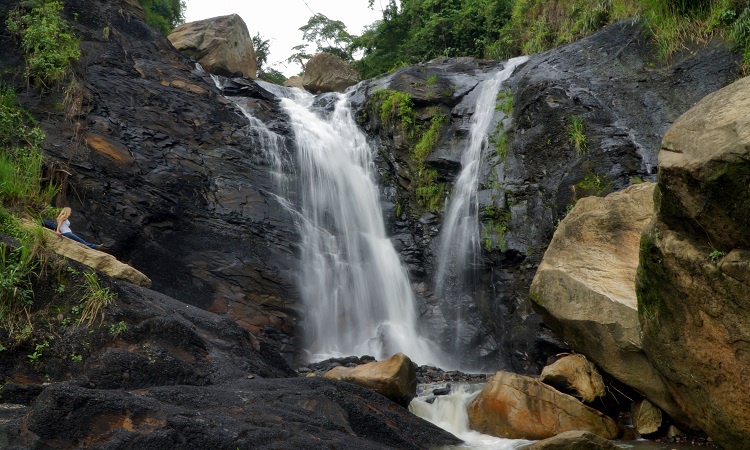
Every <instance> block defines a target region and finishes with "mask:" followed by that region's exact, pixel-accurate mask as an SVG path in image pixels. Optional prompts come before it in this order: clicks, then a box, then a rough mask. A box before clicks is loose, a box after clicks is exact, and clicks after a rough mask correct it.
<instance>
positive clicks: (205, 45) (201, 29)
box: [167, 14, 257, 78]
mask: <svg viewBox="0 0 750 450" xmlns="http://www.w3.org/2000/svg"><path fill="white" fill-rule="evenodd" d="M167 39H169V41H170V42H171V43H172V45H174V47H175V48H176V49H177V50H178V51H179V52H181V53H183V54H185V55H187V56H189V57H190V58H193V59H194V60H195V61H197V62H198V63H200V65H201V66H203V68H204V69H206V70H207V71H208V72H210V73H213V74H216V75H222V76H225V77H228V76H232V75H233V74H236V73H237V72H242V74H243V75H244V76H246V77H248V78H255V76H256V70H257V61H256V59H255V50H253V42H252V38H251V37H250V32H249V31H248V30H247V25H245V22H244V21H243V20H242V18H241V17H240V16H238V15H237V14H230V15H228V16H221V17H214V18H211V19H205V20H199V21H196V22H190V23H186V24H183V25H180V26H179V27H177V28H175V29H174V30H173V31H172V33H170V34H169V36H167Z"/></svg>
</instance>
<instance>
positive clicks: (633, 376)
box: [531, 183, 689, 423]
mask: <svg viewBox="0 0 750 450" xmlns="http://www.w3.org/2000/svg"><path fill="white" fill-rule="evenodd" d="M654 187H655V184H654V183H642V184H637V185H634V186H632V187H630V188H628V189H625V190H623V191H620V192H616V193H614V194H610V195H608V196H607V197H604V198H602V197H586V198H583V199H581V200H579V201H578V202H577V203H576V205H575V207H574V208H573V209H572V210H571V211H570V213H569V214H568V215H567V216H566V217H565V219H563V220H562V221H561V222H560V225H559V227H558V228H557V230H556V231H555V234H554V236H553V237H552V242H551V243H550V245H549V247H548V248H547V251H546V253H545V254H544V259H543V260H542V262H541V264H540V265H539V270H537V273H536V276H535V277H534V281H533V282H532V283H531V299H532V300H533V301H534V308H535V309H536V310H537V311H538V312H539V314H541V315H542V317H543V318H544V322H545V323H546V324H547V325H549V326H550V327H551V328H552V329H553V330H555V332H557V333H558V334H559V335H560V336H561V337H562V338H563V339H564V340H565V341H566V342H568V343H569V344H570V345H571V346H572V347H573V348H574V349H575V350H576V351H578V352H580V353H583V354H584V355H586V356H587V357H588V358H590V359H591V360H592V361H594V362H595V363H596V364H597V365H598V366H599V367H601V368H602V369H603V370H604V371H605V372H607V373H609V374H610V375H612V376H613V377H615V378H616V379H618V380H619V381H621V382H623V383H625V384H626V385H628V386H630V387H632V388H634V389H636V390H637V391H639V392H640V393H641V394H643V395H644V396H645V397H646V398H648V399H649V400H651V401H652V402H653V403H654V404H656V405H658V406H659V407H661V408H662V409H663V410H664V411H666V412H667V413H668V414H669V415H670V416H672V417H674V418H675V419H677V420H679V421H680V422H682V423H686V422H687V423H689V420H688V419H687V418H686V416H685V414H684V413H683V412H682V410H681V408H680V407H679V405H678V404H677V403H676V402H675V401H674V399H673V398H672V396H671V394H670V392H669V390H668V389H667V387H666V386H665V385H664V383H663V381H662V380H661V378H660V376H659V373H658V372H657V371H656V369H655V368H654V367H653V365H652V364H651V362H650V361H649V360H648V358H647V357H646V355H645V353H643V350H642V348H641V336H640V324H639V322H638V309H637V308H638V306H637V300H636V295H635V275H636V269H637V267H638V250H639V240H640V236H641V233H642V232H643V230H644V228H645V227H646V225H647V224H648V223H649V221H650V220H651V218H652V216H653V209H654V206H653V205H654V202H653V196H654Z"/></svg>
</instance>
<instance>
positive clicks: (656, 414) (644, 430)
mask: <svg viewBox="0 0 750 450" xmlns="http://www.w3.org/2000/svg"><path fill="white" fill-rule="evenodd" d="M661 423H662V415H661V410H660V409H659V408H657V407H656V406H654V405H653V404H651V402H649V401H648V400H641V401H639V402H636V403H635V405H633V427H634V428H635V431H637V432H638V434H642V435H647V434H653V433H656V432H657V431H659V427H661Z"/></svg>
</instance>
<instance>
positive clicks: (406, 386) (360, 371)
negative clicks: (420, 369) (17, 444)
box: [323, 353, 417, 406]
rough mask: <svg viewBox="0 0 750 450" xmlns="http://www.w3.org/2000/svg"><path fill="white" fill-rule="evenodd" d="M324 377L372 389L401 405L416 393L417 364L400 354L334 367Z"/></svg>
mask: <svg viewBox="0 0 750 450" xmlns="http://www.w3.org/2000/svg"><path fill="white" fill-rule="evenodd" d="M323 376H324V377H325V378H330V379H333V380H340V381H346V382H347V383H353V384H358V385H360V386H363V387H366V388H368V389H372V390H373V391H376V392H379V393H381V394H383V395H384V396H386V397H388V398H389V399H391V400H393V401H394V402H396V403H398V404H400V405H402V406H408V405H409V402H410V401H411V399H413V398H414V397H415V396H416V395H417V372H416V367H415V364H414V363H413V362H412V361H411V359H409V357H408V356H406V355H404V354H403V353H396V354H395V355H393V356H391V357H390V358H388V359H385V360H383V361H377V362H371V363H367V364H362V365H361V366H356V367H344V366H339V367H334V368H333V369H331V370H329V371H328V372H327V373H326V374H325V375H323Z"/></svg>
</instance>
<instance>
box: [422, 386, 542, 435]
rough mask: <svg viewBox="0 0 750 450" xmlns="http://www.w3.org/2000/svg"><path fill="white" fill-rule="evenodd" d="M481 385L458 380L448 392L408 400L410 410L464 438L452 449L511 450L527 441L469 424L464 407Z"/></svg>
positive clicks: (472, 398) (477, 393)
mask: <svg viewBox="0 0 750 450" xmlns="http://www.w3.org/2000/svg"><path fill="white" fill-rule="evenodd" d="M433 387H437V386H433ZM482 387H483V385H470V384H458V385H455V386H453V388H452V389H451V392H450V393H449V394H448V395H441V396H437V397H432V396H430V395H429V394H428V395H420V396H419V397H417V398H415V399H414V400H412V401H411V403H410V404H409V411H411V412H412V413H414V414H415V415H417V416H419V417H421V418H423V419H425V420H427V421H429V422H432V423H433V424H435V425H437V426H439V427H440V428H442V429H444V430H446V431H448V432H450V433H452V434H453V435H454V436H456V437H458V438H460V439H463V440H464V444H463V445H458V446H451V447H448V448H450V449H451V450H512V449H516V448H520V447H523V446H527V445H528V444H530V443H531V441H527V440H522V439H502V438H498V437H494V436H489V435H486V434H482V433H479V432H477V431H473V430H471V429H470V428H469V415H468V414H467V412H466V408H467V407H468V406H469V403H471V401H472V400H474V398H475V397H476V396H477V395H479V392H480V391H481V389H482ZM428 392H429V391H428ZM428 399H429V401H428Z"/></svg>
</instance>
